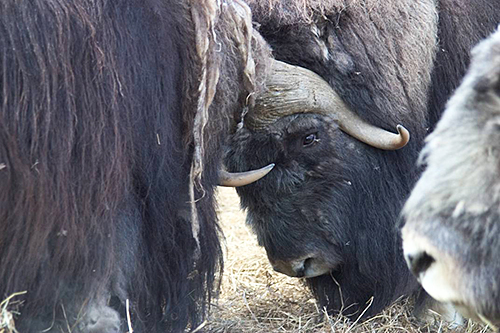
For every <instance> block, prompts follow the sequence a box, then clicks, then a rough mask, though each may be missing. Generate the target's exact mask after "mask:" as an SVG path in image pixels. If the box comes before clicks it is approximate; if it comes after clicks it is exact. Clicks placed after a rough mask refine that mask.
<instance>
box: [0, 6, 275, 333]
mask: <svg viewBox="0 0 500 333" xmlns="http://www.w3.org/2000/svg"><path fill="white" fill-rule="evenodd" d="M247 9H248V8H247V7H246V6H245V5H244V4H241V3H239V2H238V1H224V2H223V3H221V4H219V3H218V2H216V1H209V0H206V1H187V0H186V1H170V0H166V1H159V0H146V1H142V0H141V1H138V0H131V1H121V0H116V1H108V0H79V1H66V0H43V1H42V0H6V1H2V2H1V4H0V298H1V299H4V298H7V297H8V296H10V295H12V294H13V293H17V292H25V293H24V294H23V295H21V296H17V297H15V298H13V299H11V303H10V306H9V309H11V310H17V311H18V312H19V316H16V323H17V327H18V329H19V331H20V332H35V331H42V330H43V331H44V332H47V331H51V332H52V331H57V332H61V331H63V332H69V331H71V332H121V331H124V330H125V327H126V326H125V324H124V318H125V304H126V301H127V300H129V302H130V304H131V309H130V313H131V316H132V318H131V321H132V327H133V328H134V330H135V331H136V332H156V331H162V332H164V331H183V329H184V328H185V327H186V326H188V325H189V326H190V327H192V328H194V327H195V326H196V325H197V324H198V323H200V321H201V320H202V319H203V317H204V313H205V310H206V308H207V305H208V302H209V301H210V298H211V297H212V295H213V292H214V286H217V282H216V278H215V275H216V274H217V273H220V272H221V269H222V258H221V249H220V245H219V233H220V232H219V228H218V225H217V218H216V214H215V202H214V187H215V185H216V184H217V179H218V170H219V168H220V164H221V163H220V159H221V149H220V147H221V142H222V141H223V139H224V137H225V134H226V132H227V131H228V130H229V127H230V126H232V125H234V121H233V119H234V118H235V117H236V118H239V114H240V112H241V110H242V108H243V106H244V105H246V104H247V103H249V102H250V103H251V98H247V97H248V95H249V94H250V93H253V92H254V91H255V89H256V87H257V86H258V85H259V82H260V81H262V80H261V79H260V76H259V74H258V73H261V72H263V67H262V66H261V65H259V64H257V66H256V65H255V62H254V60H253V59H254V56H255V57H256V58H262V59H265V57H266V56H267V52H268V51H267V48H266V47H265V44H263V43H262V41H261V40H258V39H255V38H257V37H255V38H252V35H253V32H252V27H251V24H250V23H249V22H251V21H250V16H249V15H250V14H249V11H248V10H247ZM261 45H262V46H263V47H261ZM256 73H257V74H256ZM13 301H22V303H17V305H18V306H16V303H15V302H14V303H13Z"/></svg>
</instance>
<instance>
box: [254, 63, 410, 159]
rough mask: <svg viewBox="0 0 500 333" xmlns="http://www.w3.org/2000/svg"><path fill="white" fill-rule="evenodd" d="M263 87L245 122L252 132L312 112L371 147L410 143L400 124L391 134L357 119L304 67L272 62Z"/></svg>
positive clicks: (336, 95)
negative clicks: (322, 115) (287, 118)
mask: <svg viewBox="0 0 500 333" xmlns="http://www.w3.org/2000/svg"><path fill="white" fill-rule="evenodd" d="M266 88H267V89H266V91H265V92H263V93H262V94H261V95H259V96H258V97H257V99H256V101H255V106H254V107H253V108H252V110H251V111H250V112H249V113H248V114H247V117H246V119H245V125H246V127H248V128H250V129H252V130H255V131H259V130H260V131H265V130H266V128H267V127H268V126H269V125H271V124H273V123H275V122H276V121H277V120H279V119H281V118H282V117H285V116H288V115H293V114H299V113H316V114H324V115H333V116H334V118H335V119H336V123H337V124H338V126H339V128H340V129H341V130H342V131H344V132H345V133H347V134H349V135H351V136H352V137H354V138H356V139H358V140H360V141H362V142H364V143H366V144H368V145H370V146H372V147H375V148H379V149H384V150H396V149H400V148H403V147H404V146H405V145H406V144H407V143H408V141H409V140H410V133H409V132H408V130H407V129H406V128H404V127H403V126H401V125H397V127H396V129H397V131H398V134H394V133H391V132H388V131H386V130H384V129H381V128H379V127H376V126H373V125H371V124H369V123H367V122H366V121H365V120H363V119H361V118H360V117H359V116H358V115H357V114H356V113H355V112H353V111H352V110H350V109H349V107H348V106H347V105H346V104H345V103H344V102H343V101H342V99H341V98H340V96H339V95H338V94H337V93H336V92H335V91H334V90H333V89H332V87H330V85H329V84H328V83H327V82H326V81H325V80H323V78H321V77H320V76H319V75H317V74H316V73H314V72H312V71H310V70H307V69H305V68H302V67H298V66H292V65H289V64H286V63H284V62H281V61H274V63H273V68H272V72H271V74H270V75H269V76H268V78H267V80H266Z"/></svg>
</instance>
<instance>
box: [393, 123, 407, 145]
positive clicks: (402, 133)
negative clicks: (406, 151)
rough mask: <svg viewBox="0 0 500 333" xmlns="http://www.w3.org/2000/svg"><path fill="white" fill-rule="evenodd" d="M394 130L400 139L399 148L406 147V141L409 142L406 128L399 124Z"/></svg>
mask: <svg viewBox="0 0 500 333" xmlns="http://www.w3.org/2000/svg"><path fill="white" fill-rule="evenodd" d="M396 129H397V131H398V133H399V136H400V137H401V146H400V147H399V148H403V147H404V146H406V144H407V143H408V141H410V131H408V130H407V129H406V127H404V126H403V125H401V124H398V125H397V126H396Z"/></svg>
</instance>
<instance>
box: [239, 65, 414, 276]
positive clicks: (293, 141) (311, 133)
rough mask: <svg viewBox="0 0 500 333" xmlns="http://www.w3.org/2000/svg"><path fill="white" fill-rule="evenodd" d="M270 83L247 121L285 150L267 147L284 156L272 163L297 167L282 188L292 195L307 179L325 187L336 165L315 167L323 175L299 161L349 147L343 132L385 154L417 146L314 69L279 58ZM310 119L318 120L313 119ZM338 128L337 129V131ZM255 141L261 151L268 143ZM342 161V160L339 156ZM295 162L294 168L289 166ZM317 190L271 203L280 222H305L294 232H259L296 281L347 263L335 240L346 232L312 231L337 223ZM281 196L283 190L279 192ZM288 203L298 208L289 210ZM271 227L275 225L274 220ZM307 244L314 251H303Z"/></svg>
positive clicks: (273, 257)
mask: <svg viewBox="0 0 500 333" xmlns="http://www.w3.org/2000/svg"><path fill="white" fill-rule="evenodd" d="M266 86H267V91H266V92H264V93H263V94H261V95H260V96H259V97H258V98H257V101H256V105H255V107H254V108H253V110H252V111H251V113H249V114H248V116H247V117H246V119H245V122H246V127H247V128H248V129H250V130H251V131H252V132H253V133H255V139H257V140H262V141H268V142H267V143H265V144H272V145H276V146H277V147H274V148H272V149H268V148H267V147H263V148H264V149H263V150H264V151H269V150H273V151H275V152H279V153H281V154H279V155H275V156H272V157H271V156H268V157H269V158H270V160H271V161H276V162H277V163H278V164H279V165H280V166H281V168H287V169H289V170H287V171H288V175H290V176H291V177H290V179H289V180H288V179H287V181H286V182H277V183H276V185H277V186H278V189H279V187H283V192H284V193H283V195H286V196H288V195H287V193H290V192H291V189H292V188H294V187H295V188H296V189H298V187H297V185H298V184H299V183H301V182H302V180H304V177H307V176H309V177H311V180H308V181H310V182H313V183H314V179H315V178H320V179H321V181H320V183H322V182H323V181H324V177H323V176H324V173H325V172H328V171H327V170H328V169H329V168H328V167H327V166H326V163H328V162H330V161H325V162H326V163H325V164H322V163H319V165H317V166H315V168H316V170H315V168H311V170H309V171H307V172H304V173H302V172H300V171H299V170H297V162H299V161H298V160H295V158H296V157H299V159H305V160H304V166H305V169H307V166H308V165H311V161H309V162H308V161H307V158H309V159H314V160H315V161H316V162H317V161H318V157H319V156H326V155H328V153H329V152H335V151H339V150H342V149H339V147H335V144H337V143H338V142H337V137H338V131H339V130H342V131H343V132H345V133H347V134H349V135H350V136H352V137H354V138H357V139H358V140H360V141H362V142H365V143H366V144H368V145H370V146H373V147H376V148H378V149H385V150H396V149H399V148H402V147H404V146H405V145H406V144H407V143H408V141H409V132H408V131H407V130H406V129H405V128H404V127H402V126H401V125H398V126H397V130H398V132H399V133H398V134H393V133H390V132H387V131H385V130H383V129H381V128H378V127H375V126H372V125H370V124H368V123H367V122H365V121H364V120H362V119H361V118H359V117H358V116H357V115H356V114H355V113H354V112H352V111H351V110H350V109H349V108H348V107H347V106H346V105H345V104H344V102H343V101H342V99H341V98H340V97H339V96H338V95H337V93H336V92H335V91H334V90H333V89H332V88H331V87H330V86H329V85H328V83H327V82H326V81H324V80H323V79H322V78H321V77H320V76H318V75H317V74H315V73H313V72H311V71H309V70H307V69H304V68H301V67H297V66H292V65H288V64H286V63H283V62H280V61H275V62H274V65H273V68H272V72H271V73H270V75H269V78H268V80H267V82H266ZM310 114H314V115H315V116H312V117H311V115H310ZM332 124H334V126H331V125H332ZM269 138H271V140H270V141H269ZM253 143H255V144H256V145H258V146H261V145H262V144H264V143H258V142H253ZM253 143H252V144H253ZM252 152H253V150H252ZM280 155H281V156H280ZM337 159H340V157H336V158H335V160H337ZM319 160H321V158H319ZM335 162H336V161H334V163H335ZM289 163H292V164H291V165H287V164H289ZM283 164H285V165H283ZM330 170H331V171H333V172H334V174H333V175H332V176H333V179H332V181H333V182H340V183H341V184H342V183H344V184H346V183H347V184H348V183H349V181H348V180H345V179H342V177H341V176H340V174H336V175H335V167H334V166H332V168H331V169H330ZM297 171H298V172H297ZM279 172H280V171H277V172H276V173H279ZM276 176H278V175H276ZM287 182H290V184H287ZM310 185H311V184H307V185H306V186H304V190H300V191H298V193H294V195H293V196H292V197H289V199H288V200H286V201H285V204H284V207H280V201H279V200H272V201H271V206H272V207H273V209H274V210H276V211H277V213H278V215H280V217H279V219H281V220H284V221H286V220H289V221H292V220H296V219H297V218H298V219H299V220H302V221H303V222H299V223H297V225H294V224H293V223H290V225H288V227H291V228H293V231H292V230H287V231H285V230H272V231H271V230H269V229H268V228H269V227H265V231H264V229H263V230H257V234H258V235H259V236H260V240H261V243H263V245H264V246H265V247H266V249H267V251H268V252H267V253H268V257H269V260H270V262H271V264H272V265H273V267H274V269H275V270H276V271H278V272H281V273H284V274H287V275H289V276H293V277H315V276H320V275H323V274H326V273H328V272H329V271H330V270H332V269H335V268H337V266H338V265H339V263H340V260H339V258H336V257H335V256H332V255H331V254H332V253H335V252H337V251H335V247H337V246H338V244H336V243H335V241H334V237H333V234H335V233H337V234H338V232H332V230H330V232H331V233H332V235H330V232H329V231H327V230H319V234H317V233H316V230H311V226H309V227H308V226H307V221H309V223H316V222H318V221H321V219H324V221H323V222H324V223H325V224H327V221H328V219H329V218H328V216H324V215H323V214H324V208H323V205H324V203H323V202H322V201H323V200H324V199H326V198H328V195H324V196H323V195H321V192H320V190H319V189H318V188H316V187H314V186H313V187H312V188H310ZM325 185H326V184H325ZM241 192H242V193H243V192H244V190H242V191H241ZM273 192H274V191H273ZM277 192H278V193H279V190H278V191H277ZM276 194H277V193H276ZM286 204H290V205H291V206H290V207H286ZM276 205H277V206H276ZM259 207H260V203H259ZM259 209H262V207H261V208H259ZM250 214H252V216H253V214H254V212H253V211H251V213H250ZM263 215H265V216H262V217H259V219H262V218H264V219H266V220H267V219H269V217H270V214H269V213H268V212H266V213H265V214H263ZM301 215H302V216H301ZM265 225H273V223H271V222H266V223H265ZM325 228H326V226H325ZM264 235H266V236H264ZM325 236H327V237H325ZM328 236H332V238H331V239H330V238H329V237H328ZM294 237H297V239H294ZM323 238H327V239H328V242H326V243H325V244H322V242H321V241H319V240H321V239H323ZM340 241H341V240H339V242H340ZM304 244H305V245H306V247H302V246H303V245H304ZM332 247H333V248H332ZM294 248H295V250H293V249H294Z"/></svg>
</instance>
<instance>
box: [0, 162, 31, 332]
mask: <svg viewBox="0 0 500 333" xmlns="http://www.w3.org/2000/svg"><path fill="white" fill-rule="evenodd" d="M0 166H1V165H0ZM23 294H26V292H25V291H23V292H19V293H15V294H12V295H10V296H9V297H7V298H6V299H5V300H3V301H2V302H0V333H18V331H17V330H16V325H15V323H14V315H15V314H17V311H16V309H17V308H18V307H19V306H20V305H21V302H19V301H16V300H15V297H16V296H19V295H23Z"/></svg>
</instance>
